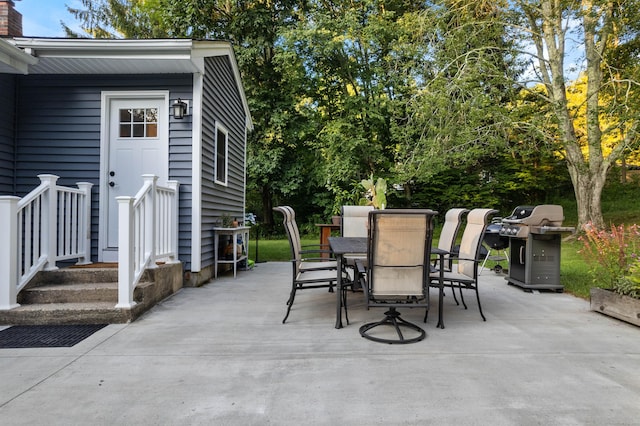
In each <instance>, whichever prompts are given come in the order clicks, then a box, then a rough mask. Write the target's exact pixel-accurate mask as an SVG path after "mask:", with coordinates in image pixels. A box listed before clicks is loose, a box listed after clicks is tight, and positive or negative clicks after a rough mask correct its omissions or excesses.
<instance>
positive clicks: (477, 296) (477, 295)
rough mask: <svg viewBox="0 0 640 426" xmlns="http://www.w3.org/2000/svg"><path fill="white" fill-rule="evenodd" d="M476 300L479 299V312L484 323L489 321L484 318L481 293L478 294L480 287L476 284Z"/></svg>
mask: <svg viewBox="0 0 640 426" xmlns="http://www.w3.org/2000/svg"><path fill="white" fill-rule="evenodd" d="M476 299H478V310H479V311H480V316H481V317H482V321H486V320H487V319H486V318H485V317H484V314H483V313H482V305H480V293H478V285H477V284H476Z"/></svg>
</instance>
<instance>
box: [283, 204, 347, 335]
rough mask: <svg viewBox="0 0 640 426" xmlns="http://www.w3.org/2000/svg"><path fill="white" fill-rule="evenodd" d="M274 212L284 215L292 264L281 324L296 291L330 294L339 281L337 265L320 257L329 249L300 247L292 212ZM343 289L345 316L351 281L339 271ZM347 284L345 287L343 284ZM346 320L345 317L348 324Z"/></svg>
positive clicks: (289, 208) (344, 273) (333, 261)
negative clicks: (291, 273)
mask: <svg viewBox="0 0 640 426" xmlns="http://www.w3.org/2000/svg"><path fill="white" fill-rule="evenodd" d="M273 210H274V211H277V212H280V213H282V215H283V224H284V228H285V231H286V232H287V237H288V239H289V246H290V248H291V265H292V272H293V275H292V280H291V292H290V293H289V299H287V312H286V314H285V316H284V319H283V320H282V323H283V324H284V323H285V322H286V321H287V318H288V317H289V313H290V312H291V307H292V306H293V302H294V300H295V298H296V292H297V291H298V290H305V289H310V288H328V289H329V291H330V292H332V291H333V288H334V287H335V286H336V281H337V279H338V270H337V268H338V266H337V262H336V260H335V259H332V258H323V257H321V255H322V254H324V253H328V252H329V250H328V248H327V249H326V250H325V249H324V248H323V247H320V246H309V247H312V248H310V249H307V247H306V246H305V247H303V246H302V245H301V242H300V232H299V230H298V225H297V223H296V221H295V212H294V210H293V209H292V208H291V207H289V206H278V207H274V208H273ZM342 277H343V278H342V279H343V286H342V289H343V291H342V295H341V297H342V298H343V306H344V309H345V313H346V311H347V293H346V291H345V289H346V288H348V287H351V286H352V281H351V279H350V278H349V275H348V274H347V273H346V272H344V271H343V272H342ZM345 282H346V283H347V284H344V283H345ZM348 321H349V318H348V316H347V323H348Z"/></svg>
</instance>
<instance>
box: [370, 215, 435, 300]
mask: <svg viewBox="0 0 640 426" xmlns="http://www.w3.org/2000/svg"><path fill="white" fill-rule="evenodd" d="M436 214H437V212H435V211H433V210H426V209H425V210H422V209H410V210H404V209H397V210H395V209H392V210H373V211H371V212H369V230H370V238H369V247H368V248H369V250H368V257H367V261H368V265H369V266H368V269H367V286H368V292H367V293H368V299H369V300H370V301H371V299H374V300H376V299H377V300H403V301H406V300H407V297H408V296H417V297H419V298H420V299H424V298H425V297H427V294H428V293H427V292H428V276H429V260H430V256H431V241H432V237H433V217H434V216H435V215H436Z"/></svg>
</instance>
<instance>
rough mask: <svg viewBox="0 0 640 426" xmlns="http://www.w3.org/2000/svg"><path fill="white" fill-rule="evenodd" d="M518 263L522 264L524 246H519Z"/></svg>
mask: <svg viewBox="0 0 640 426" xmlns="http://www.w3.org/2000/svg"><path fill="white" fill-rule="evenodd" d="M520 264H521V265H524V246H520Z"/></svg>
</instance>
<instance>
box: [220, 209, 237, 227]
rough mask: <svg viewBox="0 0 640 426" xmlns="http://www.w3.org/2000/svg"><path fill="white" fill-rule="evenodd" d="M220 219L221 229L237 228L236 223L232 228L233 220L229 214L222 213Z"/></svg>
mask: <svg viewBox="0 0 640 426" xmlns="http://www.w3.org/2000/svg"><path fill="white" fill-rule="evenodd" d="M221 219H222V227H223V228H235V227H236V226H237V222H236V225H235V226H234V219H233V218H232V217H231V215H230V214H229V213H224V214H223V215H222V216H221Z"/></svg>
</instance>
